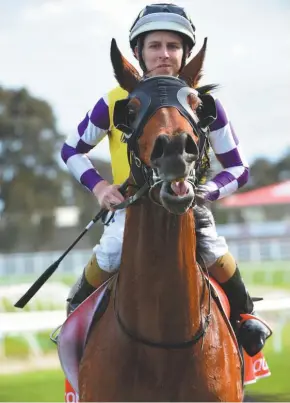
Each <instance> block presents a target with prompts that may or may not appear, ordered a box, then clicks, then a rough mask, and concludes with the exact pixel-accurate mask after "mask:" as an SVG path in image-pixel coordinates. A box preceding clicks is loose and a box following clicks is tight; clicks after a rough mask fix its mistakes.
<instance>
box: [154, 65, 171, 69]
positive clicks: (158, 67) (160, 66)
mask: <svg viewBox="0 0 290 403" xmlns="http://www.w3.org/2000/svg"><path fill="white" fill-rule="evenodd" d="M163 67H172V66H171V64H159V65H158V66H157V67H155V69H160V68H163Z"/></svg>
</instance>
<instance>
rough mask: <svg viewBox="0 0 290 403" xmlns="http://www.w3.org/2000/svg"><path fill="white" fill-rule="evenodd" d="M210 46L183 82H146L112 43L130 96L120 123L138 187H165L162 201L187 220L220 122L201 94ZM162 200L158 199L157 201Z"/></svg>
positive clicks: (119, 110)
mask: <svg viewBox="0 0 290 403" xmlns="http://www.w3.org/2000/svg"><path fill="white" fill-rule="evenodd" d="M205 49H206V41H205V42H204V45H203V48H202V49H201V51H200V52H199V53H198V54H197V55H196V56H195V58H194V59H192V60H191V62H190V63H189V64H188V65H187V66H186V67H185V68H184V69H183V71H182V72H181V74H180V76H179V78H176V77H172V76H154V77H150V78H146V79H141V77H140V76H139V73H138V72H137V70H136V69H135V68H134V67H133V66H132V65H131V64H130V63H129V62H128V61H127V60H126V59H125V58H124V57H123V56H122V55H121V53H120V51H119V49H118V47H117V45H116V42H115V41H114V40H113V41H112V46H111V58H112V63H113V67H114V70H115V76H116V78H117V80H118V82H119V84H120V85H121V87H122V88H124V89H125V90H127V91H128V92H129V96H128V98H127V99H125V100H121V101H117V103H116V106H115V111H114V123H115V125H116V127H118V128H119V129H120V130H121V131H123V133H124V138H125V140H126V142H127V143H128V148H129V151H130V156H131V172H132V174H133V176H134V178H135V180H136V181H137V183H138V184H140V185H142V184H143V183H144V182H147V183H148V185H149V186H150V187H151V188H152V184H153V183H154V184H155V185H156V183H160V184H161V188H160V191H159V195H158V198H159V201H160V202H161V204H162V205H163V206H164V207H165V208H166V209H167V210H169V211H170V212H172V213H175V214H182V213H184V212H185V211H187V210H188V209H189V207H190V206H192V204H193V202H194V196H195V195H194V182H195V168H196V166H197V164H198V163H199V162H200V152H201V150H200V148H201V147H200V146H201V143H203V141H201V140H200V139H201V137H202V136H205V133H206V130H207V127H208V125H209V124H210V123H211V122H212V121H213V120H214V118H215V104H214V101H213V99H212V98H211V96H209V95H204V94H203V95H201V94H200V93H199V92H198V91H197V90H196V89H195V88H196V86H197V83H198V80H199V78H200V76H201V69H202V64H203V60H204V56H205ZM155 197H156V195H155Z"/></svg>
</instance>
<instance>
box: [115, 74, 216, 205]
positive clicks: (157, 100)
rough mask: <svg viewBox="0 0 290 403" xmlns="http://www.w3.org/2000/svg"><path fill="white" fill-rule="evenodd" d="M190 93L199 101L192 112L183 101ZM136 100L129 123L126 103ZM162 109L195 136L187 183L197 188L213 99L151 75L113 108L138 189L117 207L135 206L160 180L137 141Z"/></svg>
mask: <svg viewBox="0 0 290 403" xmlns="http://www.w3.org/2000/svg"><path fill="white" fill-rule="evenodd" d="M190 94H194V95H195V96H198V97H199V98H200V100H201V101H202V103H201V106H200V107H199V108H198V109H199V110H198V111H196V113H195V112H194V111H193V110H192V109H191V107H190V105H189V104H188V102H187V97H188V96H189V95H190ZM134 98H137V99H138V100H139V102H140V110H139V112H138V114H137V116H136V118H135V119H134V120H133V121H130V119H129V115H128V108H127V107H128V104H129V102H130V100H132V99H134ZM164 107H174V108H176V109H177V110H178V111H179V112H180V113H181V115H183V116H184V117H185V118H186V120H187V121H188V122H189V123H190V125H191V126H192V128H193V131H194V133H195V134H196V135H197V136H198V145H197V149H196V153H197V155H198V158H197V160H196V163H195V166H194V170H193V171H192V173H191V175H190V176H189V178H188V179H189V181H191V182H192V184H193V185H197V182H198V181H199V179H200V178H199V177H198V172H199V170H200V166H201V163H202V158H203V155H204V152H205V149H206V144H207V141H208V134H209V125H210V124H211V123H212V122H213V121H214V120H215V119H216V106H215V101H214V99H213V97H212V96H211V95H209V94H199V92H198V91H197V90H195V89H193V88H190V87H188V85H187V84H186V83H185V82H184V81H183V80H181V79H179V78H177V77H172V76H155V77H150V78H145V79H142V80H141V81H140V82H139V84H138V86H137V87H136V88H135V90H134V91H132V92H131V93H130V94H129V96H128V97H127V98H126V99H122V100H119V101H117V102H116V104H115V109H114V115H113V120H114V125H115V126H116V128H117V129H119V130H120V131H121V132H122V133H123V134H122V141H123V142H125V143H127V146H128V147H127V153H128V161H129V165H130V171H131V175H132V177H133V179H134V182H135V184H136V185H137V187H138V190H137V192H136V193H135V194H134V195H133V196H130V197H129V198H128V199H126V201H125V202H123V203H121V204H120V205H118V208H120V209H121V208H125V207H128V206H129V205H130V204H132V203H135V201H136V200H138V199H139V198H140V197H142V196H143V195H144V194H145V193H147V192H148V191H150V189H151V190H152V187H155V186H156V184H157V183H158V182H159V183H161V182H162V181H161V179H160V177H159V176H158V174H157V172H156V171H155V170H154V169H153V168H151V167H150V166H148V165H146V164H145V163H144V162H143V161H142V160H141V158H140V151H139V146H138V140H139V139H140V137H141V136H142V134H143V129H144V126H145V125H146V123H147V122H148V120H149V119H150V118H151V116H153V115H154V114H155V113H156V111H157V110H158V109H160V108H164Z"/></svg>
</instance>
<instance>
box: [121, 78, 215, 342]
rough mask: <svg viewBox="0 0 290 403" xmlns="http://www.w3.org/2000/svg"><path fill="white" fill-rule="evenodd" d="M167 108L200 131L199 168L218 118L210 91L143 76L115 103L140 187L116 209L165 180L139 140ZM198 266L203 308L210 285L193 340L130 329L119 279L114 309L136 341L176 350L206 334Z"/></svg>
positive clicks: (181, 81) (175, 80) (183, 83)
mask: <svg viewBox="0 0 290 403" xmlns="http://www.w3.org/2000/svg"><path fill="white" fill-rule="evenodd" d="M192 93H193V94H194V95H197V96H199V98H200V99H201V101H202V104H203V108H202V109H201V110H200V111H199V113H194V112H193V110H192V109H191V108H190V106H189V104H188V102H187V97H188V95H190V94H192ZM135 97H137V98H138V100H139V101H140V104H141V107H140V110H139V113H138V115H137V117H136V119H135V120H133V121H129V118H128V109H127V106H128V103H129V102H130V100H131V99H133V98H135ZM164 107H175V108H176V109H178V111H179V112H180V113H181V114H182V115H183V116H184V117H185V118H186V119H187V121H188V122H189V123H190V125H191V126H192V128H193V130H194V133H195V134H197V136H198V138H199V142H198V146H197V154H198V159H197V161H196V164H195V167H194V171H198V169H199V166H200V164H201V161H202V157H203V154H204V151H205V145H206V141H207V136H208V133H209V125H210V124H211V123H212V122H213V121H214V120H215V118H216V109H215V102H214V100H213V98H212V97H211V95H208V94H205V95H200V94H199V93H198V91H196V90H194V89H192V88H190V87H188V86H187V84H186V83H185V82H184V81H183V80H181V79H179V78H176V77H171V76H157V77H151V78H146V79H143V80H141V81H140V83H139V85H138V86H137V88H136V89H135V90H134V91H133V92H132V93H130V94H129V96H128V98H127V99H124V100H120V101H117V102H116V105H115V110H114V125H115V126H116V128H118V129H119V130H121V131H122V132H123V141H124V142H126V143H127V145H128V148H127V150H128V160H129V165H130V169H131V174H132V176H133V178H134V181H135V183H136V185H137V187H138V190H137V191H136V193H135V194H134V195H133V196H129V198H127V199H126V200H125V201H124V202H122V203H120V204H119V205H118V206H116V207H117V209H123V208H125V207H128V206H129V205H131V204H133V203H135V202H136V201H137V200H138V199H140V198H141V197H142V196H144V195H145V193H147V192H149V193H150V191H152V189H154V188H155V187H156V185H158V184H159V183H161V182H162V180H161V179H160V178H159V177H158V174H157V172H156V171H155V170H154V169H153V168H151V167H149V166H148V165H146V164H145V163H144V162H143V161H142V160H141V158H140V152H139V146H138V139H139V138H140V137H141V136H142V133H143V129H144V126H145V124H146V123H147V121H148V120H149V119H150V118H151V116H152V115H153V114H154V113H155V112H156V111H157V110H158V109H160V108H164ZM189 180H190V181H191V182H192V184H193V185H195V181H196V177H195V173H194V172H193V174H192V176H191V177H190V178H189ZM199 269H200V271H201V274H202V277H203V280H204V281H203V290H202V294H201V299H200V307H202V303H203V300H204V297H205V289H206V284H207V289H208V309H207V315H206V317H205V318H204V319H203V317H202V313H201V312H200V315H201V318H202V319H201V323H200V326H199V328H198V330H197V332H196V333H195V334H194V335H193V336H192V338H191V339H189V340H185V341H181V342H170V343H166V342H156V341H154V340H150V339H148V338H145V337H143V336H142V335H140V334H138V333H137V332H134V331H131V330H130V329H128V328H127V326H126V325H125V323H124V322H123V320H122V319H121V317H120V314H119V311H118V307H117V296H118V293H117V289H118V279H117V283H116V284H115V295H114V311H115V315H116V318H117V321H118V323H119V325H120V327H121V329H122V330H123V332H124V333H125V334H126V335H127V336H128V337H130V338H131V339H132V340H134V341H135V342H139V343H142V344H145V345H147V346H150V347H157V348H165V349H175V348H186V347H190V346H192V345H194V344H196V343H197V342H198V341H199V340H200V339H201V338H203V337H204V335H205V334H206V331H207V329H208V326H209V324H210V319H211V291H210V284H209V278H208V276H205V275H204V272H203V270H202V269H201V268H200V266H199Z"/></svg>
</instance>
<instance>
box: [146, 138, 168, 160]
mask: <svg viewBox="0 0 290 403" xmlns="http://www.w3.org/2000/svg"><path fill="white" fill-rule="evenodd" d="M167 143H168V139H167V136H164V135H160V136H158V137H157V139H156V140H155V144H154V148H153V151H152V153H151V157H150V159H151V161H152V162H156V160H157V159H158V158H161V157H162V156H163V154H164V149H165V145H166V144H167Z"/></svg>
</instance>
